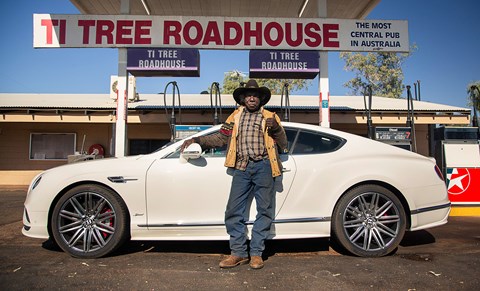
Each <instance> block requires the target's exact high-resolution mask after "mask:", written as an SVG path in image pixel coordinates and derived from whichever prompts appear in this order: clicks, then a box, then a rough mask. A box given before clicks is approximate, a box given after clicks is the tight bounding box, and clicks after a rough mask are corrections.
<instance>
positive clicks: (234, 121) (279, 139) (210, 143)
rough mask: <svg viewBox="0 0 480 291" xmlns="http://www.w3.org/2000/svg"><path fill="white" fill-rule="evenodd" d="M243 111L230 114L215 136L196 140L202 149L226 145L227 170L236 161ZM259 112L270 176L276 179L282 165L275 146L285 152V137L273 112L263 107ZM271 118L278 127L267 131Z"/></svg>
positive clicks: (241, 108) (239, 110)
mask: <svg viewBox="0 0 480 291" xmlns="http://www.w3.org/2000/svg"><path fill="white" fill-rule="evenodd" d="M243 110H245V107H244V106H240V107H238V108H237V109H236V110H235V111H234V112H233V113H232V114H230V116H229V117H228V118H227V120H226V121H225V123H224V124H223V125H222V128H221V129H220V131H219V132H218V133H217V134H213V135H210V136H203V137H200V138H196V142H197V143H199V144H200V145H201V146H202V147H205V146H206V147H220V146H223V145H225V143H226V144H228V146H227V156H226V158H225V166H226V167H229V168H233V167H235V162H236V159H237V135H238V125H239V123H240V122H239V121H240V116H241V114H242V112H243ZM260 111H261V113H262V116H263V120H262V131H263V134H264V135H263V137H264V141H265V148H266V149H267V154H268V159H269V160H270V165H271V167H272V176H273V177H277V176H280V175H281V174H282V163H281V161H280V157H279V155H278V151H277V146H278V148H279V149H280V150H281V151H282V153H283V152H287V136H286V134H285V130H284V129H283V127H282V125H281V124H280V118H279V117H278V116H277V115H276V114H275V113H274V112H271V111H268V110H266V109H264V108H263V107H262V108H260ZM273 117H274V118H275V120H276V121H277V123H278V127H277V128H274V129H272V128H270V129H267V128H266V126H265V120H266V119H267V118H273Z"/></svg>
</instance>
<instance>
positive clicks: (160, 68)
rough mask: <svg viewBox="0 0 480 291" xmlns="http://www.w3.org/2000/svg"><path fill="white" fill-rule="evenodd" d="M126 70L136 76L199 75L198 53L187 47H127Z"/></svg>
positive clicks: (196, 50)
mask: <svg viewBox="0 0 480 291" xmlns="http://www.w3.org/2000/svg"><path fill="white" fill-rule="evenodd" d="M127 70H128V71H129V72H130V73H131V74H132V75H134V76H138V77H154V76H172V77H199V76H200V53H199V52H198V49H187V48H178V49H170V48H148V49H145V48H129V49H128V50H127Z"/></svg>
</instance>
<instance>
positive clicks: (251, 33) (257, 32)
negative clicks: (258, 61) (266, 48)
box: [244, 22, 262, 46]
mask: <svg viewBox="0 0 480 291" xmlns="http://www.w3.org/2000/svg"><path fill="white" fill-rule="evenodd" d="M244 27H245V40H244V43H245V45H250V38H252V37H254V38H255V39H256V41H255V44H254V45H258V46H260V45H262V23H261V22H255V29H254V30H252V29H251V28H250V22H244Z"/></svg>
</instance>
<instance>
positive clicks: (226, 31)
mask: <svg viewBox="0 0 480 291" xmlns="http://www.w3.org/2000/svg"><path fill="white" fill-rule="evenodd" d="M232 29H233V30H234V31H235V37H233V38H232V35H231V33H230V32H231V31H232ZM242 36H243V33H242V27H241V26H240V24H238V23H237V22H231V21H225V23H224V25H223V43H224V44H225V45H231V46H233V45H238V44H239V43H240V41H241V40H242Z"/></svg>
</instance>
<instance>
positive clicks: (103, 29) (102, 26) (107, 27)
mask: <svg viewBox="0 0 480 291" xmlns="http://www.w3.org/2000/svg"><path fill="white" fill-rule="evenodd" d="M114 29H115V24H114V23H113V21H110V20H97V35H96V38H95V44H102V37H106V38H107V42H106V44H113V30H114Z"/></svg>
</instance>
